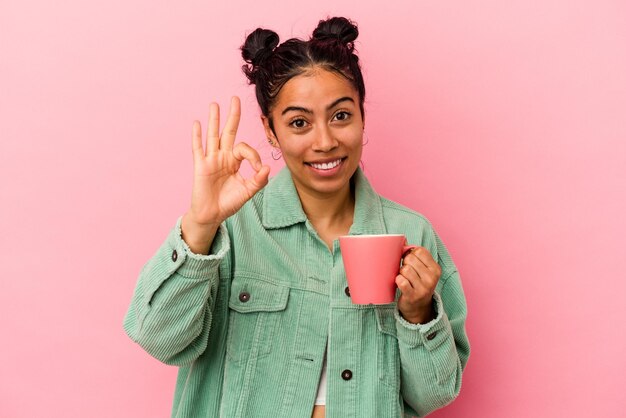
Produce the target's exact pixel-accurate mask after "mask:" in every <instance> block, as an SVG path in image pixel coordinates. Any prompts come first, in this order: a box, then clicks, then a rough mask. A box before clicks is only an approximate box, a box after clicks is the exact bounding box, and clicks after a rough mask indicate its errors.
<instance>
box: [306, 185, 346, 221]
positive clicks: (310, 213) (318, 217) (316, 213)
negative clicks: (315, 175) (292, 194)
mask: <svg viewBox="0 0 626 418" xmlns="http://www.w3.org/2000/svg"><path fill="white" fill-rule="evenodd" d="M298 195H299V197H300V202H301V203H302V209H303V210H304V213H305V214H306V216H307V218H308V219H309V220H310V221H311V223H312V224H313V225H314V226H315V227H316V229H318V230H319V229H327V228H333V229H334V228H336V227H338V226H345V225H347V228H348V229H349V228H350V226H351V225H352V219H353V216H354V194H353V192H352V190H351V186H350V182H349V183H348V184H346V185H345V187H344V188H343V189H342V190H340V191H338V192H337V193H333V194H330V195H321V194H314V193H310V192H309V191H308V190H298ZM346 233H347V231H346Z"/></svg>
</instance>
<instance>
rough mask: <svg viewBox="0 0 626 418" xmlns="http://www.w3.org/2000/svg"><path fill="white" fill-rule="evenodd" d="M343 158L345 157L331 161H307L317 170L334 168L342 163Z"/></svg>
mask: <svg viewBox="0 0 626 418" xmlns="http://www.w3.org/2000/svg"><path fill="white" fill-rule="evenodd" d="M343 160H344V158H338V159H336V160H335V161H329V162H327V163H306V164H307V165H310V166H311V167H313V168H315V169H317V170H332V169H333V168H335V167H337V166H338V165H339V164H341V162H342V161H343Z"/></svg>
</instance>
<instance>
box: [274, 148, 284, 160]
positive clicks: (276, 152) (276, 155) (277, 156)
mask: <svg viewBox="0 0 626 418" xmlns="http://www.w3.org/2000/svg"><path fill="white" fill-rule="evenodd" d="M282 156H283V153H282V151H281V150H280V148H274V149H273V150H272V158H273V159H274V161H278V160H280V157H282Z"/></svg>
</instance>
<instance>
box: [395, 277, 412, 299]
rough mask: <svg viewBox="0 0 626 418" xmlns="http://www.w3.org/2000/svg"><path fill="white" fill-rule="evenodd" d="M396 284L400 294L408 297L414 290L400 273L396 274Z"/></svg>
mask: <svg viewBox="0 0 626 418" xmlns="http://www.w3.org/2000/svg"><path fill="white" fill-rule="evenodd" d="M396 286H398V289H400V291H401V292H402V294H403V295H404V296H406V297H410V296H411V295H412V294H413V292H415V289H414V288H413V285H412V284H411V282H410V281H409V280H408V279H407V278H406V277H404V276H403V275H401V274H398V275H397V276H396Z"/></svg>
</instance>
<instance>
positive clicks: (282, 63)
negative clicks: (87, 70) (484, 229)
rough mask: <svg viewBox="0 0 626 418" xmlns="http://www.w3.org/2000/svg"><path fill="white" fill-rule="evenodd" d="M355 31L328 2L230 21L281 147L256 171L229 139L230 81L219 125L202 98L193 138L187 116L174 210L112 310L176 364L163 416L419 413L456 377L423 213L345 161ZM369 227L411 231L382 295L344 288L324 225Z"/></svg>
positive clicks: (356, 109)
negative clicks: (314, 18) (189, 149)
mask: <svg viewBox="0 0 626 418" xmlns="http://www.w3.org/2000/svg"><path fill="white" fill-rule="evenodd" d="M357 35H358V31H357V27H356V26H355V25H354V24H353V23H352V22H350V21H349V20H347V19H345V18H331V19H328V20H325V21H321V22H320V23H319V25H318V27H317V28H316V29H315V31H314V32H313V36H312V37H311V39H310V40H307V41H304V40H299V39H290V40H287V41H285V42H283V43H282V44H279V39H278V36H277V35H276V33H274V32H273V31H270V30H265V29H257V30H255V31H254V32H252V33H251V34H250V35H249V36H248V37H247V39H246V42H245V44H244V45H243V46H242V55H243V58H244V60H245V61H246V63H247V64H246V65H245V66H244V72H245V74H246V76H247V77H248V79H249V81H250V83H251V84H254V85H255V86H256V96H257V99H258V102H259V105H260V107H261V113H262V116H261V120H262V123H263V126H264V128H265V133H266V135H267V140H268V142H269V143H270V145H271V146H273V147H275V148H276V149H277V150H279V151H280V152H281V153H282V157H283V158H284V160H285V164H286V168H284V169H283V170H281V171H280V172H279V173H278V174H277V175H276V176H275V177H274V178H273V179H272V180H271V181H269V182H268V178H269V171H270V170H269V167H267V166H265V165H263V164H262V162H261V159H260V157H259V154H258V153H257V152H256V150H254V149H253V148H252V147H250V146H249V145H247V144H245V143H243V142H239V143H237V144H235V136H236V132H237V126H238V123H239V118H240V103H239V99H238V98H236V97H234V98H233V99H232V101H231V104H230V112H229V115H228V119H227V120H226V123H225V126H224V129H223V131H222V133H221V134H220V130H219V125H220V120H219V108H218V106H217V104H211V106H210V110H209V123H208V132H207V138H206V144H203V140H202V132H201V126H200V123H199V122H197V121H196V122H194V124H193V135H192V136H193V140H192V142H193V161H194V181H193V193H192V199H191V206H190V209H189V210H188V211H187V213H185V214H184V216H182V217H181V218H180V219H179V220H178V222H177V224H176V227H175V228H173V230H172V231H171V233H170V234H169V236H168V237H167V239H166V241H165V243H164V244H163V245H162V246H161V248H160V249H159V250H158V251H157V253H156V254H155V255H154V256H153V257H152V258H151V259H150V260H149V261H148V263H147V264H146V265H145V266H144V269H143V270H142V272H141V274H140V277H139V281H138V284H137V288H136V291H135V295H134V297H133V300H132V303H131V306H130V308H129V311H128V313H127V316H126V319H125V324H124V325H125V329H126V331H127V333H128V335H129V336H130V337H131V338H132V339H133V340H134V341H136V342H138V343H139V344H140V345H141V346H142V347H143V348H144V349H145V350H146V351H147V352H148V353H150V354H151V355H153V356H154V357H156V358H157V359H159V360H161V361H163V362H165V363H167V364H173V365H177V366H180V372H179V377H178V382H177V386H176V393H175V398H174V408H173V412H172V416H174V417H228V418H234V417H268V418H270V417H271V418H276V417H289V418H293V417H311V416H313V417H322V416H326V417H342V418H346V417H359V418H361V417H376V418H385V417H400V416H403V415H407V416H412V415H417V416H423V415H426V414H427V413H429V412H431V411H433V410H435V409H437V408H440V407H442V406H444V405H446V404H448V403H449V402H451V401H452V400H453V399H454V398H455V397H456V396H457V395H458V393H459V390H460V386H461V374H462V371H463V368H464V367H465V364H466V362H467V359H468V356H469V344H468V340H467V336H466V334H465V317H466V304H465V298H464V295H463V290H462V287H461V282H460V279H459V274H458V272H457V270H456V268H455V266H454V264H453V262H452V259H451V258H450V256H449V254H448V251H447V250H446V248H445V246H444V245H443V243H442V242H441V240H440V239H439V237H438V236H437V235H436V233H435V232H434V230H433V228H432V226H431V225H430V223H429V222H428V221H427V220H426V219H425V218H424V217H423V216H421V215H420V214H418V213H416V212H414V211H411V210H409V209H407V208H405V207H402V206H400V205H398V204H396V203H394V202H391V201H389V200H386V199H384V198H383V197H381V196H379V195H378V194H376V192H375V191H374V190H373V189H372V187H371V186H370V184H369V183H368V181H367V179H366V178H365V176H364V174H363V172H362V170H361V169H360V168H359V161H360V158H361V151H362V147H363V129H364V121H365V115H364V108H363V102H364V98H365V86H364V84H363V77H362V74H361V69H360V67H359V63H358V58H357V56H356V55H355V53H354V44H353V42H354V40H355V39H356V38H357ZM243 160H248V161H249V162H250V164H251V165H252V167H253V168H254V171H255V174H254V175H253V176H252V177H251V178H248V179H246V178H243V177H242V176H241V175H240V174H239V167H240V165H241V163H242V162H243ZM383 233H402V234H404V235H406V236H407V239H408V241H409V242H410V243H417V244H419V245H420V246H419V247H418V248H417V249H415V250H413V251H412V252H411V253H410V254H408V255H407V256H406V257H405V258H404V260H403V267H402V268H401V269H400V270H399V272H398V276H397V277H396V284H397V286H398V289H399V291H398V297H397V300H396V302H394V303H392V304H388V305H355V304H353V303H352V302H351V300H350V297H349V295H350V293H349V289H348V287H347V284H346V279H345V272H344V270H343V264H342V260H341V252H340V248H339V245H338V240H337V238H338V237H339V236H340V235H348V234H383Z"/></svg>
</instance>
